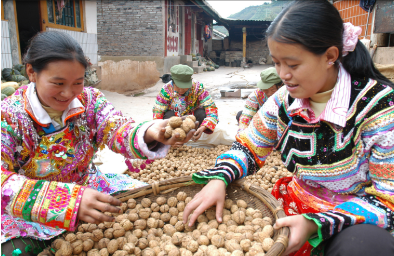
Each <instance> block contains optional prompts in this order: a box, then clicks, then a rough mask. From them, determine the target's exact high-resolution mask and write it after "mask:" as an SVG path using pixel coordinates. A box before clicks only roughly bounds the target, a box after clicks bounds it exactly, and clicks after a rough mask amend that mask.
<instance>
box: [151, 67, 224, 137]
mask: <svg viewBox="0 0 394 256" xmlns="http://www.w3.org/2000/svg"><path fill="white" fill-rule="evenodd" d="M170 71H171V77H172V80H171V81H170V82H169V83H167V84H165V85H164V86H163V88H162V89H161V91H160V93H159V95H157V98H156V103H155V106H154V107H153V119H168V118H170V117H172V116H186V115H194V116H195V117H196V119H197V121H199V123H200V127H199V128H198V129H197V131H196V132H195V133H194V135H193V137H192V140H193V141H197V140H198V139H199V138H200V137H201V135H202V133H203V132H205V133H207V134H211V133H213V131H214V129H215V127H216V125H217V123H218V109H217V107H216V105H215V102H213V100H212V98H211V96H210V95H209V93H208V91H206V90H205V89H204V87H203V85H202V84H201V83H199V82H197V81H195V80H193V79H192V75H193V69H192V68H191V67H189V66H186V65H182V64H179V65H175V66H173V67H172V68H171V70H170Z"/></svg>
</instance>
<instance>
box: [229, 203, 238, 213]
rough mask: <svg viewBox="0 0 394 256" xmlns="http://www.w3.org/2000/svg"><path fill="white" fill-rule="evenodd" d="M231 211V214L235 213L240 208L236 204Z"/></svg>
mask: <svg viewBox="0 0 394 256" xmlns="http://www.w3.org/2000/svg"><path fill="white" fill-rule="evenodd" d="M230 211H231V213H234V212H236V211H238V206H236V205H235V204H233V205H232V206H231V209H230Z"/></svg>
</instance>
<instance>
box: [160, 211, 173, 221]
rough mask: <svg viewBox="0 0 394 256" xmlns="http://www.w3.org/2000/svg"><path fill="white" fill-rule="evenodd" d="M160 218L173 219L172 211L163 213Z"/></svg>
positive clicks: (164, 219) (163, 219)
mask: <svg viewBox="0 0 394 256" xmlns="http://www.w3.org/2000/svg"><path fill="white" fill-rule="evenodd" d="M160 219H161V220H162V221H164V222H168V221H170V219H171V214H170V213H163V214H162V215H161V217H160Z"/></svg>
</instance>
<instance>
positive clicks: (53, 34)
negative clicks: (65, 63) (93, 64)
mask: <svg viewBox="0 0 394 256" xmlns="http://www.w3.org/2000/svg"><path fill="white" fill-rule="evenodd" d="M59 60H70V61H73V60H76V61H78V62H79V63H81V64H82V65H83V66H84V67H85V69H86V68H87V67H88V66H89V63H88V61H87V60H86V59H85V55H84V53H83V51H82V48H81V46H80V45H79V44H78V42H77V41H76V40H75V39H74V38H72V37H71V36H70V35H68V34H66V33H63V32H58V31H47V32H41V33H38V34H37V35H35V36H34V37H33V38H32V39H31V40H30V43H29V48H28V50H27V52H26V54H25V56H24V57H23V62H24V63H25V64H31V65H32V67H33V70H34V72H36V73H40V72H41V71H42V70H44V69H45V68H46V67H47V65H48V64H49V63H51V62H53V61H59Z"/></svg>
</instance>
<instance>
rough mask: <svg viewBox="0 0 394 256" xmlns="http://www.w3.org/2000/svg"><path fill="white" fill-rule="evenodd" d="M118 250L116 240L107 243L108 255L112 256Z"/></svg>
mask: <svg viewBox="0 0 394 256" xmlns="http://www.w3.org/2000/svg"><path fill="white" fill-rule="evenodd" d="M118 248H119V242H118V240H116V239H113V240H111V241H109V243H108V247H107V249H108V253H109V254H113V253H114V252H116V251H117V250H118Z"/></svg>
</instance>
